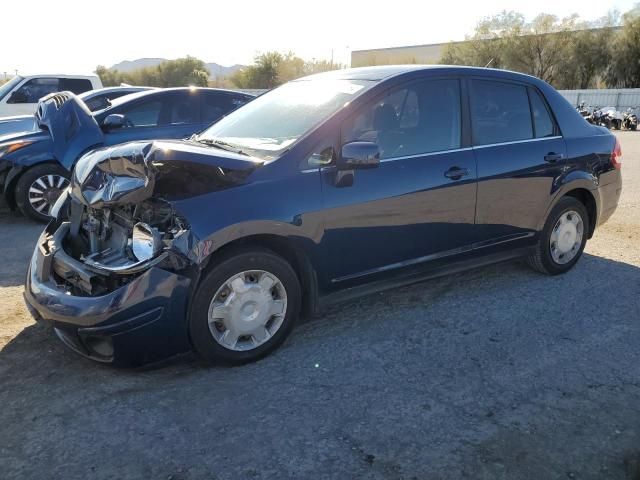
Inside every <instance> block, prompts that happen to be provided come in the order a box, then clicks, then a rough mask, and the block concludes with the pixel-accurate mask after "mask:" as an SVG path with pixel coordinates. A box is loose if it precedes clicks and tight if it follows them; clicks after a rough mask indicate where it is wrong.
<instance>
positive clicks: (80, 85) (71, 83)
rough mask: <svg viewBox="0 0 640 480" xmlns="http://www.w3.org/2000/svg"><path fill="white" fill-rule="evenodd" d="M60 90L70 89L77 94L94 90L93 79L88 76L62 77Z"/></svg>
mask: <svg viewBox="0 0 640 480" xmlns="http://www.w3.org/2000/svg"><path fill="white" fill-rule="evenodd" d="M60 90H61V91H62V90H68V91H70V92H73V93H75V94H76V95H78V94H80V93H84V92H88V91H89V90H93V85H91V81H90V80H88V79H86V78H61V79H60Z"/></svg>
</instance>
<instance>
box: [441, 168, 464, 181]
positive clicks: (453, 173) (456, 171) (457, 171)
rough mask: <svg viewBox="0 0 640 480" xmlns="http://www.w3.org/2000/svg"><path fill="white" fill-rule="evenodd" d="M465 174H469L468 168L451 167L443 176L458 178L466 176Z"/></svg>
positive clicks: (452, 178)
mask: <svg viewBox="0 0 640 480" xmlns="http://www.w3.org/2000/svg"><path fill="white" fill-rule="evenodd" d="M467 175H469V169H468V168H460V167H451V168H450V169H449V170H447V171H446V172H444V176H445V177H447V178H450V179H451V180H460V179H461V178H462V177H466V176H467Z"/></svg>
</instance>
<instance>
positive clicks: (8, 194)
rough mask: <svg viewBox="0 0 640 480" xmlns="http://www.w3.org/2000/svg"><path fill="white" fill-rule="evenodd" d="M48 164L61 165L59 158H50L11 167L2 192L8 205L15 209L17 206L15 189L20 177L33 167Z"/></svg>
mask: <svg viewBox="0 0 640 480" xmlns="http://www.w3.org/2000/svg"><path fill="white" fill-rule="evenodd" d="M48 164H52V165H60V163H59V162H58V161H57V160H55V159H53V158H52V159H50V160H44V161H41V162H37V163H33V164H31V165H26V166H23V165H15V166H13V167H11V170H9V173H8V174H7V178H6V179H5V182H4V191H3V193H2V194H3V195H4V199H5V202H7V205H8V206H9V208H10V209H11V210H15V209H16V208H17V204H16V197H15V190H16V185H17V184H18V181H19V180H20V178H21V177H22V176H23V175H24V174H25V173H27V172H28V171H29V170H31V169H32V168H35V167H39V166H40V165H48Z"/></svg>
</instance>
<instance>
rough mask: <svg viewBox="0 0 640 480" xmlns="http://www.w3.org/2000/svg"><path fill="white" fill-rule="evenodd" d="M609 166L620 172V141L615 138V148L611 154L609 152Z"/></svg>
mask: <svg viewBox="0 0 640 480" xmlns="http://www.w3.org/2000/svg"><path fill="white" fill-rule="evenodd" d="M611 165H613V168H615V169H616V170H620V169H621V168H622V148H621V147H620V140H618V139H617V138H616V146H615V147H613V152H611Z"/></svg>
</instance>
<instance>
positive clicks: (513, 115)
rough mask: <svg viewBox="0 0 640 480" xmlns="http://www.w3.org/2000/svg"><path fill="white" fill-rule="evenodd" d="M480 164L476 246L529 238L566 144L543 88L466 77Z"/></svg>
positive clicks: (561, 163)
mask: <svg viewBox="0 0 640 480" xmlns="http://www.w3.org/2000/svg"><path fill="white" fill-rule="evenodd" d="M470 84H471V88H470V107H471V127H472V138H473V145H474V147H473V150H474V153H475V156H476V160H477V164H478V200H477V209H476V224H477V225H478V234H479V235H480V238H479V242H478V243H477V244H476V246H477V247H484V246H490V245H493V244H497V243H503V242H504V243H509V242H513V243H510V244H511V245H513V246H517V245H521V244H529V243H531V242H532V241H533V236H534V235H535V232H536V230H537V228H538V225H539V223H540V221H541V218H542V217H543V216H544V214H545V212H546V209H547V206H548V205H549V201H550V198H551V192H552V191H553V189H554V185H555V184H556V182H557V179H558V178H559V177H560V176H561V175H562V174H563V169H564V165H565V163H566V147H565V143H564V140H563V139H562V136H561V135H560V131H559V129H558V126H557V124H556V122H555V120H554V119H553V115H552V114H551V111H550V109H549V107H548V105H547V104H546V101H545V100H544V97H543V96H542V94H541V93H540V92H539V91H538V90H537V89H536V88H534V87H532V86H529V85H526V84H521V83H512V82H505V81H496V80H489V79H486V80H485V79H473V80H471V81H470Z"/></svg>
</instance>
